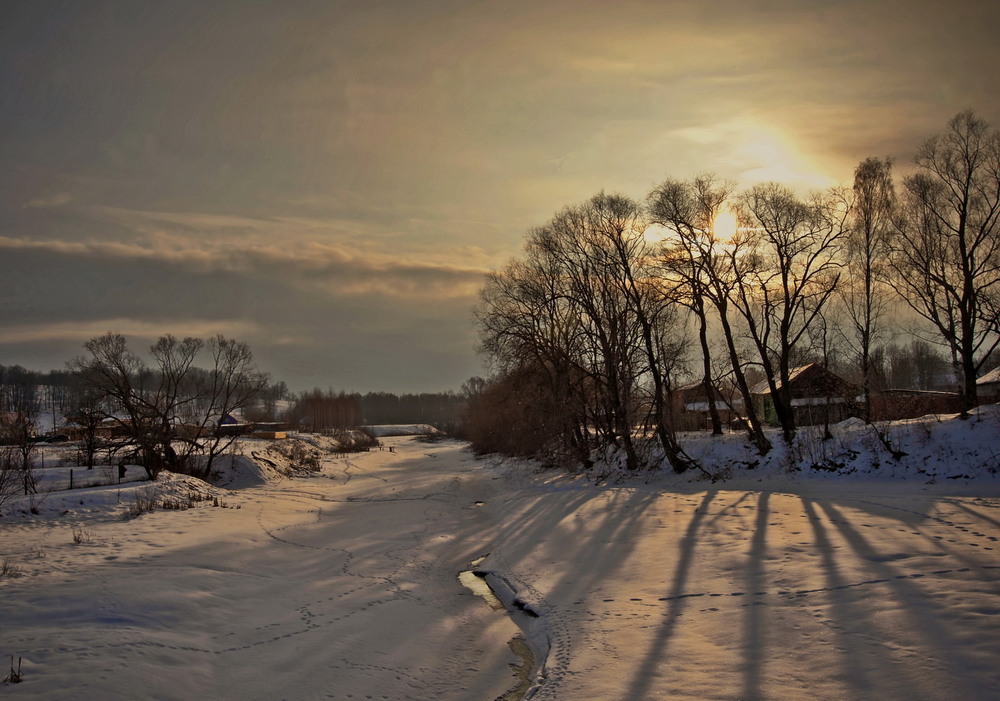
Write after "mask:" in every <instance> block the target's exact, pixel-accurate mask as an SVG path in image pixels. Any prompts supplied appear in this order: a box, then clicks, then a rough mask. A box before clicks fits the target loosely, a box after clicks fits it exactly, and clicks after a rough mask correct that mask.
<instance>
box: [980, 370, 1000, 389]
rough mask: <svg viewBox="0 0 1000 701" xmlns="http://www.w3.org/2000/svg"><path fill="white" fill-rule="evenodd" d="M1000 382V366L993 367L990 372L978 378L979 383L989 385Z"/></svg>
mask: <svg viewBox="0 0 1000 701" xmlns="http://www.w3.org/2000/svg"><path fill="white" fill-rule="evenodd" d="M994 382H1000V367H996V368H993V369H992V370H990V371H989V372H988V373H986V374H985V375H983V376H982V377H980V378H979V379H978V380H976V384H977V385H988V384H992V383H994Z"/></svg>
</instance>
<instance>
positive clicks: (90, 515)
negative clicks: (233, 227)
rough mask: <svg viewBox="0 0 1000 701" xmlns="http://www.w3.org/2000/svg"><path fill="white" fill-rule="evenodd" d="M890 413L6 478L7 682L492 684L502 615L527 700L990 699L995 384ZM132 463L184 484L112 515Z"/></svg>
mask: <svg viewBox="0 0 1000 701" xmlns="http://www.w3.org/2000/svg"><path fill="white" fill-rule="evenodd" d="M882 429H883V432H884V434H885V437H886V438H887V440H888V443H889V445H890V446H891V447H892V448H893V449H894V450H897V451H902V452H905V453H907V455H906V456H905V457H900V458H899V459H898V460H895V459H893V457H892V455H891V454H890V453H889V451H888V449H887V448H886V447H885V446H884V444H883V442H882V441H881V440H879V438H878V437H877V436H876V435H875V434H874V432H873V430H872V428H871V427H868V426H865V425H864V424H863V423H861V422H858V421H856V420H851V421H848V422H844V423H842V424H840V425H837V426H833V427H831V432H832V433H833V436H834V437H833V439H831V440H826V441H824V440H822V437H821V436H820V435H812V433H813V432H812V431H808V430H804V431H802V435H803V440H802V441H801V442H800V443H799V444H798V445H797V446H796V447H795V448H793V449H786V448H785V447H784V446H783V445H781V444H780V441H779V440H778V438H777V436H774V440H775V449H774V450H773V451H772V454H771V455H769V456H768V457H767V458H765V459H759V458H758V456H756V455H755V453H754V452H753V451H752V450H751V449H750V448H748V447H747V445H746V444H745V441H744V440H743V438H742V436H740V435H739V434H731V435H728V436H725V437H722V438H711V437H709V436H707V435H697V436H695V435H688V436H683V437H682V442H683V444H684V445H685V447H686V449H687V450H688V452H689V454H691V455H692V456H696V457H699V458H700V459H701V460H702V461H703V463H704V464H705V465H706V467H707V468H709V470H710V472H712V473H713V474H714V475H715V476H716V477H727V475H728V477H727V478H726V479H719V480H717V481H714V482H713V481H711V480H709V479H707V478H705V477H703V476H702V475H700V474H699V473H697V472H688V473H685V474H682V475H675V474H673V473H671V472H669V471H661V472H657V473H650V472H642V473H639V474H627V473H626V472H624V471H622V470H620V469H619V468H617V467H616V466H615V465H614V464H613V461H612V462H611V463H607V464H602V465H600V466H598V467H597V468H595V469H594V470H593V471H591V472H588V473H583V474H578V475H570V474H567V473H564V472H555V471H542V470H540V469H539V468H538V467H537V466H535V465H533V464H531V463H524V462H518V461H510V460H497V459H486V460H475V459H474V458H473V457H472V456H471V454H470V453H469V452H468V450H467V449H466V448H465V447H464V445H463V444H461V443H459V442H456V441H450V440H438V441H434V442H427V441H424V440H421V439H420V438H417V437H413V436H399V437H387V438H383V439H382V440H383V443H384V445H385V448H386V449H385V450H372V451H370V452H367V453H357V454H348V455H334V454H332V453H329V454H325V455H324V456H323V462H322V466H321V469H320V470H319V471H318V472H308V473H306V472H302V471H296V470H295V469H294V466H292V465H289V464H288V463H287V461H285V462H283V460H282V458H281V457H280V456H279V455H278V453H276V452H274V451H272V450H270V449H269V447H268V446H269V445H270V444H269V442H267V441H244V442H243V443H241V451H242V453H243V455H241V456H240V457H238V458H236V459H235V460H234V461H232V463H231V464H230V465H224V466H223V467H224V469H223V475H221V477H220V480H219V484H217V485H216V486H211V485H207V484H205V483H204V482H200V481H198V480H193V479H192V478H188V477H183V476H179V475H171V474H169V473H167V474H165V475H161V479H160V480H158V481H157V483H156V484H153V485H151V484H149V483H145V482H127V483H124V484H121V485H118V484H117V483H114V484H108V485H107V486H93V487H88V488H85V489H75V490H73V491H56V492H51V493H48V494H45V495H44V496H43V497H36V498H35V499H34V500H33V503H32V502H31V500H29V501H24V500H20V501H18V502H16V503H8V504H7V505H5V506H4V507H3V513H4V516H3V517H2V518H0V561H6V562H7V563H8V566H9V568H8V569H9V570H10V569H13V570H14V571H13V572H12V573H9V574H6V575H5V576H2V577H0V626H2V631H3V634H2V636H0V663H2V664H3V666H4V667H6V665H7V664H9V660H10V657H11V656H13V657H14V658H15V666H16V664H17V662H16V658H21V675H22V679H23V681H22V682H21V683H20V684H2V685H0V696H9V697H11V698H18V699H49V698H66V697H73V698H80V699H134V698H151V699H187V698H212V697H216V698H250V699H258V698H259V699H280V698H289V699H292V698H294V699H319V698H332V699H366V698H371V699H455V700H459V699H496V698H498V697H500V696H501V695H503V694H504V693H505V692H506V691H507V690H509V689H513V688H514V687H515V686H516V685H517V684H518V680H517V675H516V672H517V671H518V670H517V669H515V668H514V666H515V665H519V664H521V660H522V658H521V657H520V656H519V655H517V654H515V652H514V650H516V649H517V647H516V646H514V647H511V646H509V644H508V643H509V642H510V641H511V640H512V639H513V638H515V636H518V637H520V638H523V639H525V640H526V641H527V643H528V645H529V646H530V647H531V649H532V651H533V653H534V660H535V662H536V666H535V667H534V668H532V669H531V670H529V673H528V675H527V676H528V678H529V681H530V682H531V687H530V689H529V690H528V692H527V696H528V697H529V698H532V699H574V700H575V699H619V698H620V699H625V698H628V699H645V698H659V697H664V698H672V699H735V698H741V699H752V698H768V699H801V698H817V699H840V698H872V699H875V698H877V699H943V698H962V699H992V698H996V695H997V691H996V690H997V689H998V688H1000V667H998V666H997V664H996V662H997V660H998V659H1000V625H998V623H1000V618H998V617H1000V557H998V556H997V552H998V551H997V550H996V548H997V547H998V545H1000V476H998V475H997V472H998V467H1000V463H998V456H1000V449H998V447H997V439H998V436H1000V410H998V408H997V407H987V408H984V409H983V410H982V411H980V412H978V413H977V414H976V415H975V416H973V417H972V418H970V419H968V420H964V421H963V420H960V419H958V418H956V417H925V419H922V420H914V421H908V422H898V423H895V424H892V425H887V426H884V427H882ZM314 445H316V447H322V445H320V444H317V443H315V439H314ZM388 448H392V450H391V451H390V450H388ZM748 461H749V462H756V467H754V468H753V469H750V470H748V469H746V468H745V466H741V464H742V465H745V464H746V463H747V462H748ZM817 468H818V469H817ZM66 469H68V468H65V467H56V468H52V467H50V468H45V470H42V471H41V472H43V473H44V472H47V471H52V472H51V474H46V475H45V480H46V481H45V484H48V485H49V486H58V485H61V484H62V482H61V480H64V479H65V475H64V474H63V473H60V472H57V471H65V470H66ZM78 470H79V469H78ZM133 470H135V471H138V470H139V468H134V467H129V468H128V470H127V475H128V477H129V478H130V477H131V476H132V473H133ZM82 471H83V472H87V471H86V470H82ZM92 472H94V473H98V474H100V472H101V471H100V470H99V469H95V470H94V471H92ZM76 474H77V473H75V475H74V476H75V477H76ZM114 477H115V478H116V477H117V475H114ZM95 479H96V477H95ZM112 481H114V482H116V481H117V480H116V479H115V480H112ZM140 490H155V492H156V498H157V499H159V500H161V501H162V500H167V501H172V502H174V503H176V504H178V505H180V506H181V507H186V508H177V509H170V510H162V509H157V510H155V511H152V512H149V513H143V514H142V515H140V516H138V517H136V518H131V519H128V520H123V519H122V518H121V514H122V513H124V512H126V511H128V508H129V504H130V503H134V499H135V497H136V495H137V494H141V493H142V492H141V491H140ZM32 506H34V507H35V511H37V512H38V513H32V510H31V507H32ZM465 570H474V571H475V572H476V573H477V574H478V575H479V576H480V577H481V578H483V579H485V581H487V582H488V583H489V584H490V585H491V587H492V588H493V590H494V592H495V593H496V595H497V597H498V598H499V599H500V600H501V601H502V602H503V603H504V605H505V607H506V609H507V611H506V612H505V611H497V610H494V609H492V608H491V607H490V606H488V605H486V604H485V603H484V602H483V600H482V599H481V598H479V597H478V596H476V595H475V594H473V593H472V592H471V591H469V590H468V589H466V588H465V587H464V586H463V585H462V584H461V583H460V582H459V579H458V576H459V573H461V572H463V571H465ZM5 673H6V671H4V672H3V673H0V676H2V675H3V674H5Z"/></svg>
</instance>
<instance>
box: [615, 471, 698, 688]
mask: <svg viewBox="0 0 1000 701" xmlns="http://www.w3.org/2000/svg"><path fill="white" fill-rule="evenodd" d="M717 494H718V490H716V489H713V490H711V491H708V492H706V493H705V496H704V497H703V498H702V501H701V504H699V505H698V508H696V509H695V510H694V514H693V515H692V516H691V521H690V522H689V523H688V527H687V530H686V531H685V533H684V537H683V538H681V542H680V558H679V559H678V561H677V569H675V570H674V578H673V581H672V582H671V584H670V594H669V597H671V598H670V606H669V609H668V610H667V613H666V616H665V617H664V621H663V623H662V624H661V625H660V628H659V631H658V632H657V634H656V637H655V638H654V639H653V642H652V644H651V645H650V646H649V649H648V650H647V651H646V656H645V657H644V658H643V661H642V664H640V665H639V668H638V669H637V670H636V673H635V676H634V678H633V679H632V684H631V686H630V688H629V692H628V694H626V696H625V697H624V698H628V699H644V698H646V695H647V694H648V693H649V682H650V680H651V679H652V678H653V672H654V670H655V669H656V667H657V665H659V664H661V663H662V662H663V660H664V659H665V657H666V653H667V650H668V648H669V646H670V640H671V639H672V638H673V636H674V632H675V630H676V628H677V622H678V620H679V619H680V617H681V615H682V614H683V613H684V609H685V608H687V599H686V598H677V597H680V595H681V594H682V593H683V592H684V590H685V588H686V586H687V581H688V577H689V576H690V574H691V563H692V561H693V560H694V553H695V548H696V546H697V545H698V536H699V531H700V529H701V527H702V525H703V524H702V522H703V521H704V520H705V515H706V513H707V511H708V506H709V504H711V503H712V500H713V499H715V497H716V495H717Z"/></svg>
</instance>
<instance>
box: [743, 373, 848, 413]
mask: <svg viewBox="0 0 1000 701" xmlns="http://www.w3.org/2000/svg"><path fill="white" fill-rule="evenodd" d="M777 386H778V388H779V389H780V388H781V382H780V380H779V381H778V383H777ZM788 387H789V390H790V393H791V399H792V411H793V412H794V414H795V424H796V425H797V426H815V425H818V424H823V423H837V422H838V421H843V420H844V419H846V418H849V417H851V416H857V415H858V413H859V412H858V409H859V406H858V393H859V391H860V388H859V387H858V386H857V385H856V384H854V383H853V382H848V381H847V380H845V379H844V378H842V377H840V376H839V375H836V374H834V373H832V372H830V371H829V370H827V369H826V368H825V367H823V366H822V365H820V364H819V363H810V364H809V365H801V366H799V367H797V368H793V369H792V370H790V371H789V373H788ZM750 394H751V395H752V396H753V402H754V408H755V409H756V410H757V414H758V416H760V418H761V420H762V421H764V422H765V423H768V424H772V425H776V424H777V423H778V415H777V413H775V410H774V401H773V399H772V397H771V388H770V387H769V386H768V384H767V381H766V380H764V381H762V382H759V383H758V384H757V385H756V386H754V387H753V388H752V389H751V390H750Z"/></svg>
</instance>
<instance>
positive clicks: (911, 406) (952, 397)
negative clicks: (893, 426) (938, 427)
mask: <svg viewBox="0 0 1000 701" xmlns="http://www.w3.org/2000/svg"><path fill="white" fill-rule="evenodd" d="M961 410H962V398H961V397H960V396H959V395H958V392H939V391H936V390H924V389H883V390H878V391H877V392H872V421H899V420H900V419H915V418H917V417H920V416H927V415H928V414H957V413H958V412H960V411H961Z"/></svg>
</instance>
